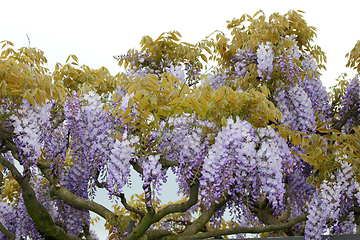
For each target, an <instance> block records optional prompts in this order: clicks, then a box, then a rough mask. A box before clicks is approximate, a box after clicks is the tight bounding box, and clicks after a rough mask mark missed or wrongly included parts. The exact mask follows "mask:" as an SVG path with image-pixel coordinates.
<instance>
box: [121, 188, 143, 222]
mask: <svg viewBox="0 0 360 240" xmlns="http://www.w3.org/2000/svg"><path fill="white" fill-rule="evenodd" d="M120 199H121V203H122V205H124V207H125V208H126V210H128V211H130V212H133V213H136V214H138V215H139V216H140V218H141V219H142V218H143V217H145V213H144V212H143V211H141V210H140V209H138V208H135V207H132V206H130V205H129V204H128V203H127V202H126V198H125V195H124V194H123V193H120Z"/></svg>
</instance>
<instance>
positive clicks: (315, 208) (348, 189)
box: [305, 161, 357, 239]
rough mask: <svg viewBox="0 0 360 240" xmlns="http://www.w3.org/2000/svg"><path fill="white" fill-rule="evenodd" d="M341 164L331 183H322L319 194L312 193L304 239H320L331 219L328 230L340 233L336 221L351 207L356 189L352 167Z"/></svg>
mask: <svg viewBox="0 0 360 240" xmlns="http://www.w3.org/2000/svg"><path fill="white" fill-rule="evenodd" d="M341 164H342V166H341V169H339V170H338V171H337V173H336V174H335V175H334V176H333V179H332V181H324V182H323V183H322V184H321V186H320V193H318V192H317V191H315V192H314V195H313V197H312V199H311V202H310V204H309V209H308V213H309V215H308V220H307V221H306V228H305V238H306V239H321V234H322V233H323V232H324V231H326V230H327V227H330V226H327V220H328V219H331V222H330V224H331V228H330V230H332V233H339V232H341V231H342V230H341V229H340V226H341V224H340V225H339V220H338V219H339V218H340V217H342V216H343V214H344V213H346V212H347V211H348V210H349V209H350V207H352V206H353V199H352V198H353V194H354V192H355V190H357V189H356V184H355V180H354V176H353V171H352V167H351V166H350V164H349V163H347V162H344V161H341ZM350 218H351V216H350ZM343 224H344V225H349V224H350V222H349V221H347V222H345V223H343ZM352 227H354V225H352ZM354 230H355V228H352V231H351V233H354V232H353V231H354ZM344 231H345V232H347V231H348V230H344Z"/></svg>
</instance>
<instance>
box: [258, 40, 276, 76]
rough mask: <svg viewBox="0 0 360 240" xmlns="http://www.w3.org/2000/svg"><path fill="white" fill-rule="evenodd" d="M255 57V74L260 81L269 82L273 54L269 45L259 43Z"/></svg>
mask: <svg viewBox="0 0 360 240" xmlns="http://www.w3.org/2000/svg"><path fill="white" fill-rule="evenodd" d="M256 55H257V67H258V68H259V69H258V71H257V73H258V75H259V77H261V78H262V79H266V80H270V79H271V73H272V71H273V68H274V66H273V61H274V55H275V52H274V50H273V49H272V46H271V43H270V42H267V43H266V44H264V43H261V44H260V45H259V48H258V49H257V51H256Z"/></svg>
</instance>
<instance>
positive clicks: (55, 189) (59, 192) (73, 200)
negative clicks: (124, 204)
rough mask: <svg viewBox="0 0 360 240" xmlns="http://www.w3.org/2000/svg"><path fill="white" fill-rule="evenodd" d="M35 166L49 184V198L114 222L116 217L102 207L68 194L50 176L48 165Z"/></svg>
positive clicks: (68, 192)
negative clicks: (55, 198) (57, 199)
mask: <svg viewBox="0 0 360 240" xmlns="http://www.w3.org/2000/svg"><path fill="white" fill-rule="evenodd" d="M37 165H38V167H39V168H40V170H41V172H42V173H43V174H44V176H45V178H46V179H47V180H48V181H49V182H50V185H51V186H50V195H51V196H56V197H58V198H61V199H62V200H64V201H65V202H68V203H69V204H71V205H72V206H74V207H78V208H83V209H86V210H90V211H92V212H95V213H97V214H99V215H100V216H101V217H103V218H104V219H106V216H107V215H108V216H109V217H110V218H111V219H112V222H113V221H116V218H117V216H116V215H115V214H114V213H113V212H111V211H110V210H108V209H107V208H106V207H104V206H103V205H101V204H98V203H96V202H94V201H90V200H88V199H85V198H81V197H78V196H76V195H75V194H73V193H72V192H70V190H68V189H67V188H65V187H63V186H61V185H60V184H59V182H58V180H57V179H55V178H54V177H53V176H52V173H51V169H50V164H49V163H46V162H37Z"/></svg>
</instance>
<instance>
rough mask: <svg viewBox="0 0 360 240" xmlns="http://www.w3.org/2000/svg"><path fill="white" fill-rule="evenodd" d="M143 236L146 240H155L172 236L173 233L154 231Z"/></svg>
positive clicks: (162, 230) (163, 230)
mask: <svg viewBox="0 0 360 240" xmlns="http://www.w3.org/2000/svg"><path fill="white" fill-rule="evenodd" d="M145 235H146V239H147V240H156V239H160V238H163V237H166V236H170V235H174V233H172V232H170V231H167V230H165V229H156V230H151V231H147V232H146V233H145Z"/></svg>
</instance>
